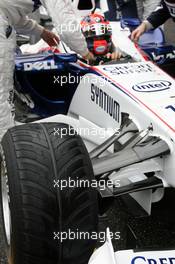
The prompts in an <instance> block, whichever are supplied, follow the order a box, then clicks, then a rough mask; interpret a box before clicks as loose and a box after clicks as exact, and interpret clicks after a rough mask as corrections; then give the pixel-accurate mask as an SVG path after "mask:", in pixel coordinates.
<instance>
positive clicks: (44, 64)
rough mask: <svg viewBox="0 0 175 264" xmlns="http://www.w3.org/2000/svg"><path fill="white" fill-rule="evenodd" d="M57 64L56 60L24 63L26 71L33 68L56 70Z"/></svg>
mask: <svg viewBox="0 0 175 264" xmlns="http://www.w3.org/2000/svg"><path fill="white" fill-rule="evenodd" d="M57 68H58V67H57V65H56V64H55V61H54V60H50V61H41V62H40V61H37V62H26V63H24V71H32V70H37V71H39V70H54V69H57Z"/></svg>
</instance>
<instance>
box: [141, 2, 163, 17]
mask: <svg viewBox="0 0 175 264" xmlns="http://www.w3.org/2000/svg"><path fill="white" fill-rule="evenodd" d="M159 3H160V0H136V4H137V12H138V16H139V18H140V19H141V20H144V19H146V18H147V17H148V16H149V15H150V14H151V13H152V12H153V11H154V10H155V9H156V7H157V6H158V5H159Z"/></svg>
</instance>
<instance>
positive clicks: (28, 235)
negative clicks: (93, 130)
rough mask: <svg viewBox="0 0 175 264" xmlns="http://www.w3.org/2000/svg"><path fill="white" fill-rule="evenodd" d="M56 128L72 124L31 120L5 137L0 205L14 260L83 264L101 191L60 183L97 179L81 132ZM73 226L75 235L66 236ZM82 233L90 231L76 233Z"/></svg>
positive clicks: (20, 263) (24, 263) (92, 245)
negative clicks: (32, 122) (68, 132)
mask: <svg viewBox="0 0 175 264" xmlns="http://www.w3.org/2000/svg"><path fill="white" fill-rule="evenodd" d="M55 129H56V130H57V131H58V130H60V131H61V130H62V129H64V130H67V131H68V126H67V125H65V124H57V123H48V124H27V125H22V126H18V127H14V128H12V129H10V130H8V132H7V133H6V134H5V136H4V137H3V140H2V146H1V153H2V160H1V181H0V182H1V207H2V215H3V225H4V234H5V239H6V244H7V254H8V259H9V263H10V264H38V263H42V264H57V263H66V264H67V263H70V264H73V263H78V264H82V263H87V262H88V259H89V258H90V256H91V254H92V253H93V250H94V248H95V245H96V240H95V239H94V240H93V239H91V236H90V234H91V233H92V232H97V224H98V207H97V191H96V190H95V189H94V188H88V187H89V186H88V187H87V186H85V187H77V185H76V186H72V187H71V188H70V187H69V186H66V187H65V188H62V190H61V188H60V185H59V186H58V182H59V184H61V182H63V181H64V182H65V183H68V180H73V181H74V182H76V181H77V179H78V180H88V182H91V181H92V180H94V175H93V170H92V165H91V161H90V159H89V155H88V153H87V150H86V148H85V145H84V143H83V141H82V139H81V138H80V136H78V135H76V134H75V135H72V136H71V135H68V134H66V135H65V134H64V136H62V135H59V134H58V133H57V134H56V133H55ZM70 231H72V232H73V233H71V234H73V235H74V236H75V234H76V235H77V236H76V237H75V239H72V236H71V237H68V235H69V232H70ZM81 232H88V234H89V236H86V237H85V238H84V239H82V238H81V237H78V234H79V233H81ZM58 234H59V237H58ZM62 234H64V239H65V240H63V241H61V239H60V237H61V235H62ZM66 235H67V237H66V238H65V236H66ZM68 238H70V239H68ZM76 238H78V239H76Z"/></svg>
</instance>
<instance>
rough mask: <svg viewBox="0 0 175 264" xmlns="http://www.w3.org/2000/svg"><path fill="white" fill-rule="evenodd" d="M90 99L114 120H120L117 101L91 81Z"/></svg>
mask: <svg viewBox="0 0 175 264" xmlns="http://www.w3.org/2000/svg"><path fill="white" fill-rule="evenodd" d="M91 101H92V102H94V103H96V105H98V106H99V107H100V108H101V109H103V110H104V111H105V112H106V113H107V114H108V115H109V116H111V117H112V118H113V119H114V120H115V121H117V122H118V123H119V122H120V105H119V103H118V102H117V101H115V100H114V99H113V98H112V97H111V96H109V95H108V94H107V93H106V92H104V91H103V90H102V89H100V88H98V87H97V86H96V85H95V84H93V83H92V84H91Z"/></svg>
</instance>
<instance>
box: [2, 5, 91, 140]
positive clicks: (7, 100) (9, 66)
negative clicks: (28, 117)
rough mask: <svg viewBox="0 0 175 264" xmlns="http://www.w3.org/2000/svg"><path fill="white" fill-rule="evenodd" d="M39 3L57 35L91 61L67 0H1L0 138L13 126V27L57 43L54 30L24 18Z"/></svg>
mask: <svg viewBox="0 0 175 264" xmlns="http://www.w3.org/2000/svg"><path fill="white" fill-rule="evenodd" d="M41 5H43V6H44V7H45V8H46V9H47V11H48V13H49V15H50V17H51V18H52V20H53V23H54V26H55V28H56V30H57V32H58V34H59V36H60V38H61V39H62V40H63V41H64V42H65V43H66V44H67V45H68V46H69V47H70V48H71V49H72V50H73V51H75V52H76V53H79V54H80V55H81V56H83V57H84V58H85V59H86V60H89V61H91V60H94V56H93V54H92V53H91V52H89V50H88V48H87V44H86V41H85V38H84V36H83V34H82V33H81V30H80V27H79V23H78V22H77V20H76V16H75V14H74V12H73V9H72V7H71V4H70V0H41V1H40V0H23V1H22V0H0V140H1V139H2V136H3V135H4V133H5V132H6V130H7V129H8V128H10V127H12V126H14V106H13V102H12V101H13V100H12V97H13V73H14V52H15V48H16V33H15V30H16V31H17V32H18V33H21V34H27V35H35V36H40V37H41V38H42V39H43V40H44V41H46V42H47V43H48V44H49V45H50V46H56V45H57V44H58V42H59V38H58V37H57V36H56V35H55V34H54V33H52V32H49V31H47V30H46V29H44V28H43V27H41V26H40V25H38V24H37V22H35V21H34V20H32V19H29V18H28V17H27V15H28V14H30V13H32V12H34V11H35V10H36V9H38V8H39V7H40V6H41ZM72 28H73V29H74V30H72ZM14 29H15V30H14Z"/></svg>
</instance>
